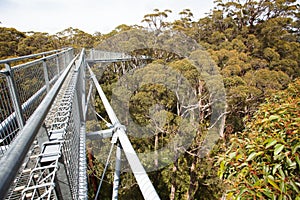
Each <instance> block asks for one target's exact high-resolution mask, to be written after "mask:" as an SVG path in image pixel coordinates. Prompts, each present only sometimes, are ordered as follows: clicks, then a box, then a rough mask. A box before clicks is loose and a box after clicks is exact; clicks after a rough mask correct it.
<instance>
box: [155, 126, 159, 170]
mask: <svg viewBox="0 0 300 200" xmlns="http://www.w3.org/2000/svg"><path fill="white" fill-rule="evenodd" d="M158 139H159V138H158V133H157V131H155V140H154V155H155V158H154V166H155V169H156V170H157V169H158V152H157V149H158Z"/></svg>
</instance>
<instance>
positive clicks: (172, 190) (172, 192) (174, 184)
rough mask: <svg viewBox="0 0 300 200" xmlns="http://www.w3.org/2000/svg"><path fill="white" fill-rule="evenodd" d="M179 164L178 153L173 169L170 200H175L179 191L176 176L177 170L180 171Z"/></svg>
mask: <svg viewBox="0 0 300 200" xmlns="http://www.w3.org/2000/svg"><path fill="white" fill-rule="evenodd" d="M177 165H178V163H177V151H176V152H175V161H174V166H173V169H172V177H171V191H170V200H174V199H175V193H176V189H177V185H176V174H177V169H178V166H177Z"/></svg>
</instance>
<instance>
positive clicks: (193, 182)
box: [186, 157, 198, 200]
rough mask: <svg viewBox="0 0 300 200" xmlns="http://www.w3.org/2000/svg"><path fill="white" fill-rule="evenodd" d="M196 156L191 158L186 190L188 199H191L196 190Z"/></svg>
mask: <svg viewBox="0 0 300 200" xmlns="http://www.w3.org/2000/svg"><path fill="white" fill-rule="evenodd" d="M197 160H198V159H197V158H195V157H194V158H193V162H192V166H191V168H190V185H189V189H188V191H187V198H186V199H188V200H193V199H194V196H195V193H196V190H197V174H196V171H195V170H196V164H197Z"/></svg>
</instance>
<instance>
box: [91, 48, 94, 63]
mask: <svg viewBox="0 0 300 200" xmlns="http://www.w3.org/2000/svg"><path fill="white" fill-rule="evenodd" d="M90 59H91V60H94V59H95V49H94V48H93V49H92V50H91V55H90Z"/></svg>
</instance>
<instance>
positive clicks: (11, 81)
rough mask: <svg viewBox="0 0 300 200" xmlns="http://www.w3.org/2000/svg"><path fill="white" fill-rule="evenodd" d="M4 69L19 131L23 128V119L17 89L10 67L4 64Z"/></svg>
mask: <svg viewBox="0 0 300 200" xmlns="http://www.w3.org/2000/svg"><path fill="white" fill-rule="evenodd" d="M5 68H6V70H7V72H8V74H7V76H6V80H7V84H8V88H9V92H10V96H11V100H12V103H13V106H14V109H15V113H16V117H17V123H18V125H19V128H20V130H21V129H22V128H23V126H24V117H23V112H22V108H21V103H20V97H19V95H18V93H17V88H16V83H15V78H14V73H13V71H12V70H11V67H10V65H9V64H7V63H5Z"/></svg>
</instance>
